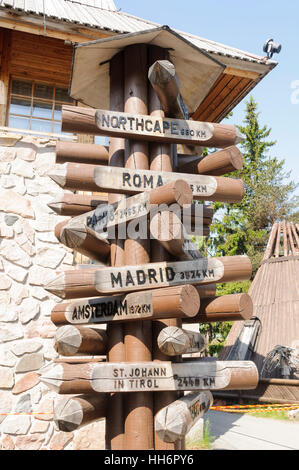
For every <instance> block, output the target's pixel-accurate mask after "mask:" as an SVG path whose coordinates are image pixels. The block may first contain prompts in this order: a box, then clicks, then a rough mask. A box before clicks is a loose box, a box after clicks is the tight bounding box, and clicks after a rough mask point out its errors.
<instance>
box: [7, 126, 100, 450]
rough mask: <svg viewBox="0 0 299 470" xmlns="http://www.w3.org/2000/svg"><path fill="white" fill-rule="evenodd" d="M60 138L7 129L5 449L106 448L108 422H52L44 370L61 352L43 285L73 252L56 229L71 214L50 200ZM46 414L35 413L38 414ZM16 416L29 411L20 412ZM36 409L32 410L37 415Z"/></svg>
mask: <svg viewBox="0 0 299 470" xmlns="http://www.w3.org/2000/svg"><path fill="white" fill-rule="evenodd" d="M54 166H55V141H53V140H48V139H41V138H35V137H32V136H30V137H29V136H26V137H24V136H22V135H16V134H8V133H1V134H0V449H3V450H14V449H24V450H26V449H27V450H39V449H40V450H42V449H52V450H62V449H78V450H79V449H87V450H91V449H103V448H104V442H105V440H104V434H105V423H104V421H103V420H101V421H98V422H96V423H93V424H90V425H88V426H85V427H83V428H82V429H80V430H78V431H76V432H74V433H64V432H60V431H59V430H58V429H57V428H56V426H55V423H54V421H53V414H48V413H51V412H53V399H54V397H55V394H54V393H53V392H50V391H49V390H48V389H47V388H46V387H45V386H44V385H43V384H41V383H40V381H39V375H38V374H37V371H38V370H39V369H40V368H41V367H44V366H45V365H47V364H49V363H50V362H51V361H52V360H53V359H55V358H56V357H57V353H56V351H55V350H54V348H53V337H54V335H55V331H56V328H55V326H54V325H53V323H52V322H51V321H50V313H51V309H52V307H53V306H54V305H55V304H56V303H57V302H60V301H61V300H60V299H58V297H55V296H53V295H51V294H49V293H48V292H46V291H45V290H44V289H43V285H44V284H45V283H46V280H47V279H48V278H49V277H53V275H55V272H59V271H63V270H65V269H71V267H72V265H73V264H74V256H73V253H72V251H71V250H68V249H67V248H65V247H64V246H63V245H61V244H60V243H59V242H58V240H57V239H56V238H55V236H54V233H53V230H54V227H55V225H56V224H57V223H59V222H61V221H62V220H64V219H65V218H64V217H60V216H58V215H56V214H55V213H54V212H53V211H52V210H51V209H50V208H49V207H48V206H47V204H48V203H49V202H50V201H51V200H52V199H53V198H54V197H55V198H56V196H57V195H59V193H60V192H62V190H61V188H60V187H59V186H57V185H56V183H54V182H53V181H52V180H51V179H50V178H49V177H48V176H47V172H48V171H49V170H51V169H53V167H54ZM41 411H42V412H45V413H47V414H40V415H37V414H35V413H36V412H41ZM9 413H23V414H22V415H15V414H9ZM30 413H32V414H30Z"/></svg>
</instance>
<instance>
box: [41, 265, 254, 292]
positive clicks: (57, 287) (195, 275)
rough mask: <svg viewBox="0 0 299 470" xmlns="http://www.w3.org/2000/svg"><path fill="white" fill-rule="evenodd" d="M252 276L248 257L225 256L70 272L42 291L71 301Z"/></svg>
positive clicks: (55, 279) (246, 278) (229, 280)
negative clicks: (73, 299)
mask: <svg viewBox="0 0 299 470" xmlns="http://www.w3.org/2000/svg"><path fill="white" fill-rule="evenodd" d="M251 273H252V265H251V261H250V259H249V258H248V257H247V256H227V257H223V258H221V257H219V258H204V259H200V260H195V261H176V262H160V263H147V264H143V265H140V266H127V267H126V266H124V267H119V268H117V267H115V268H106V267H105V268H104V267H100V268H93V269H73V270H70V271H65V272H62V273H60V274H58V275H56V276H55V277H54V278H53V279H52V280H50V281H49V282H48V284H46V285H45V289H46V290H47V291H48V292H51V293H53V294H54V295H57V296H58V297H61V298H64V299H71V298H80V297H95V296H97V295H99V294H101V295H107V294H117V293H123V292H124V293H126V292H135V291H137V290H138V291H140V290H148V289H155V288H162V287H173V286H179V285H184V284H186V283H187V284H192V285H201V284H214V283H215V282H232V281H244V280H248V279H250V276H251Z"/></svg>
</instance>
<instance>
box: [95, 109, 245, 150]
mask: <svg viewBox="0 0 299 470" xmlns="http://www.w3.org/2000/svg"><path fill="white" fill-rule="evenodd" d="M95 121H96V124H97V127H98V133H99V135H106V136H108V137H122V138H124V139H133V140H134V139H135V140H148V141H155V142H168V143H172V144H175V143H177V144H191V145H196V144H199V145H205V146H207V147H218V148H219V147H220V148H221V147H228V146H229V145H236V144H238V143H240V142H241V141H242V137H241V134H240V133H239V131H238V130H237V129H236V127H234V126H231V125H228V124H212V123H209V122H198V121H186V120H183V119H166V118H165V119H162V118H159V117H153V116H145V115H138V116H135V115H132V114H129V113H119V112H116V111H106V110H103V109H99V110H97V111H96V115H95Z"/></svg>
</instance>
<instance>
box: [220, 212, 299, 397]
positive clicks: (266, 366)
mask: <svg viewBox="0 0 299 470" xmlns="http://www.w3.org/2000/svg"><path fill="white" fill-rule="evenodd" d="M249 294H250V296H251V298H252V301H253V305H254V309H253V317H252V319H251V320H249V321H245V322H236V323H234V325H233V327H232V329H231V331H230V333H229V335H228V337H227V339H226V343H225V347H224V348H223V350H222V351H221V354H220V359H221V360H228V359H229V360H238V359H239V360H244V359H245V358H246V360H248V359H250V360H252V361H254V362H255V364H256V365H257V367H258V370H259V376H260V381H259V386H258V388H257V389H256V390H251V391H242V392H236V393H227V394H225V395H226V396H235V397H236V396H239V397H242V398H254V399H257V400H259V401H264V402H276V403H279V402H282V403H283V402H284V403H286V402H288V403H291V402H299V369H298V362H297V361H298V359H299V357H298V356H299V225H298V224H296V225H295V224H294V223H293V222H285V221H283V222H277V223H275V224H274V225H273V227H272V230H271V233H270V236H269V241H268V245H267V248H266V250H265V254H264V258H263V261H262V263H261V265H260V267H259V269H258V271H257V274H256V276H255V278H254V280H253V283H252V285H251V287H250V290H249ZM278 346H279V348H277V347H278ZM285 348H292V351H289V349H285ZM283 353H291V358H290V359H291V365H292V367H291V370H290V369H289V370H287V372H286V370H285V369H284V367H283V365H284V364H283V363H284V354H283ZM296 354H297V360H296ZM281 355H282V360H281ZM271 359H272V361H271ZM296 366H297V367H296ZM220 394H221V396H224V393H223V392H219V394H217V395H220Z"/></svg>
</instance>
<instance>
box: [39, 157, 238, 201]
mask: <svg viewBox="0 0 299 470" xmlns="http://www.w3.org/2000/svg"><path fill="white" fill-rule="evenodd" d="M48 176H50V178H52V179H53V180H54V181H55V182H56V183H57V184H59V185H60V186H61V187H62V188H64V189H73V190H82V191H84V190H85V191H100V192H105V191H109V193H122V194H137V193H142V192H144V191H150V190H152V189H154V188H159V187H160V186H163V185H166V184H168V183H171V182H175V181H176V180H180V179H182V180H184V181H186V182H188V183H189V185H190V187H191V190H192V193H193V198H194V200H199V201H200V200H201V201H204V200H210V201H219V202H240V201H241V200H242V198H243V196H244V185H243V182H242V181H241V180H239V179H233V178H225V177H217V176H207V175H196V174H195V175H192V174H184V173H170V172H163V171H162V172H161V171H153V170H134V169H130V168H126V169H124V168H117V167H106V166H98V165H84V164H78V163H68V164H67V165H66V166H65V167H62V168H58V169H57V168H56V169H55V170H52V171H51V172H49V173H48Z"/></svg>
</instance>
